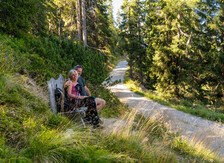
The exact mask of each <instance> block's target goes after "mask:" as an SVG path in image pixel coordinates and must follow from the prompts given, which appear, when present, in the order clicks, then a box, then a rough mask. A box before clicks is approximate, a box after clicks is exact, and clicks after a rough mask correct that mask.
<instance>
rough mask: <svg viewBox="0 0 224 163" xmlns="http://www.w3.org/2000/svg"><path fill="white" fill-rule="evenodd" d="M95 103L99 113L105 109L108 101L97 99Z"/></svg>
mask: <svg viewBox="0 0 224 163" xmlns="http://www.w3.org/2000/svg"><path fill="white" fill-rule="evenodd" d="M95 102H96V108H97V111H98V112H99V111H100V110H102V109H103V107H104V105H106V101H105V100H104V99H101V98H96V99H95Z"/></svg>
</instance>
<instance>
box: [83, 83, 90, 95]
mask: <svg viewBox="0 0 224 163" xmlns="http://www.w3.org/2000/svg"><path fill="white" fill-rule="evenodd" d="M84 89H85V91H86V94H87V95H88V96H91V92H90V90H89V88H87V86H86V85H85V86H84Z"/></svg>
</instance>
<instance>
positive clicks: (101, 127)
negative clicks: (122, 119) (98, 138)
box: [93, 124, 104, 129]
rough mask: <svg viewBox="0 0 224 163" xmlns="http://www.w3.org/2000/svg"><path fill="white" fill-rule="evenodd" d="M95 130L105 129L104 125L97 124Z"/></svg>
mask: <svg viewBox="0 0 224 163" xmlns="http://www.w3.org/2000/svg"><path fill="white" fill-rule="evenodd" d="M93 128H95V129H96V128H97V129H103V128H104V127H103V125H100V124H97V125H93Z"/></svg>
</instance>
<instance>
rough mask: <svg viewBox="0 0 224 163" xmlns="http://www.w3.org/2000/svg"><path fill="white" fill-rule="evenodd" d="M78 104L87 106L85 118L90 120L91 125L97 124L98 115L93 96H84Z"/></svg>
mask: <svg viewBox="0 0 224 163" xmlns="http://www.w3.org/2000/svg"><path fill="white" fill-rule="evenodd" d="M80 106H84V107H85V106H87V107H88V109H87V111H86V120H88V121H91V123H92V124H93V125H98V124H99V116H98V113H97V108H96V103H95V100H94V98H93V97H86V98H84V99H83V100H82V101H81V102H80Z"/></svg>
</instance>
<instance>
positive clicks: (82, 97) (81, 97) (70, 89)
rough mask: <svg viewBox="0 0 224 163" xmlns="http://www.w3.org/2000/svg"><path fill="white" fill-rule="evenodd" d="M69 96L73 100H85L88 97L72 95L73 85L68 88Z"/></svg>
mask: <svg viewBox="0 0 224 163" xmlns="http://www.w3.org/2000/svg"><path fill="white" fill-rule="evenodd" d="M68 96H69V97H71V98H77V99H84V98H85V97H86V96H76V95H74V94H72V84H70V85H69V86H68Z"/></svg>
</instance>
